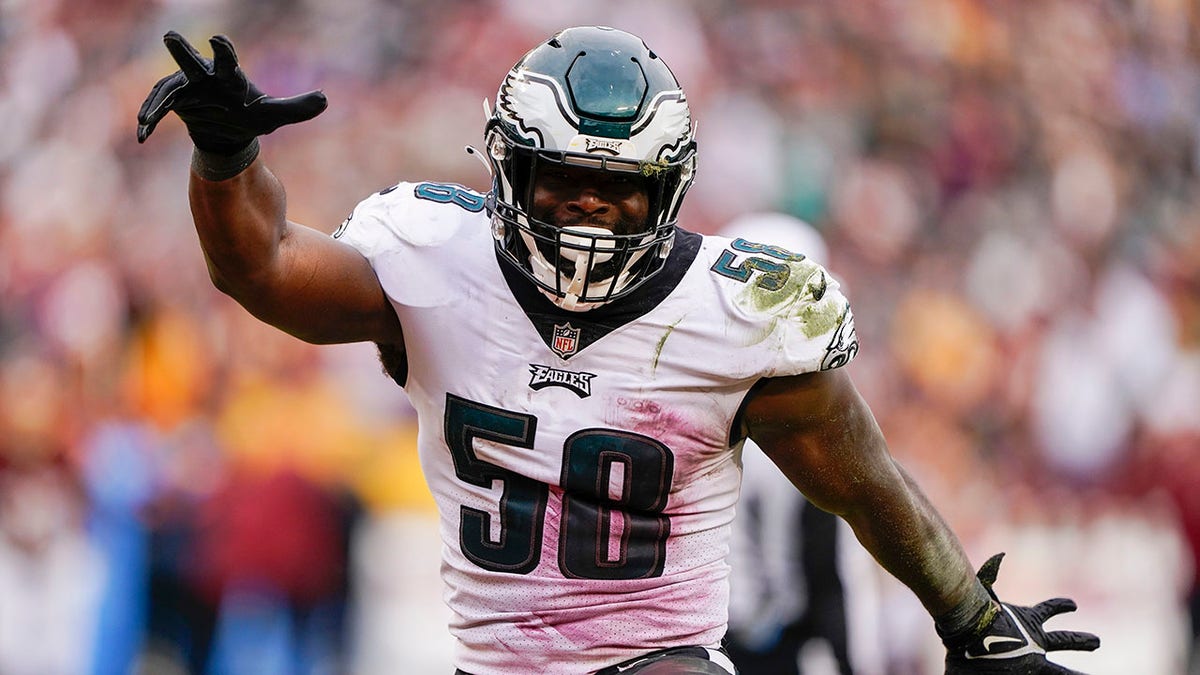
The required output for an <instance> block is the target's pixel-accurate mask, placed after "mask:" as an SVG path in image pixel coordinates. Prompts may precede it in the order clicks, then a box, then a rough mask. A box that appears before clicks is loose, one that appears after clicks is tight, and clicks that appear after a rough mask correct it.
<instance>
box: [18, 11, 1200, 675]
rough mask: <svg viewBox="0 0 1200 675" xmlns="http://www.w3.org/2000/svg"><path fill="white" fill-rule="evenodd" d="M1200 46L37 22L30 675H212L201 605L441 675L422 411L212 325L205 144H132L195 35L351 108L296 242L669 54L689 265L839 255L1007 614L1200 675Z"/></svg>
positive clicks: (1171, 17)
mask: <svg viewBox="0 0 1200 675" xmlns="http://www.w3.org/2000/svg"><path fill="white" fill-rule="evenodd" d="M1197 12H1198V10H1197V9H1196V8H1195V5H1194V4H1193V3H1190V2H1187V1H1186V0H1121V1H1118V0H1047V1H1044V2H1005V1H1002V0H995V1H989V0H858V1H856V2H838V3H835V2H801V1H796V0H791V1H789V0H774V1H773V0H757V1H753V2H749V1H747V2H730V1H719V0H697V1H695V2H683V1H674V2H654V3H647V2H633V1H625V0H612V1H610V2H605V3H593V2H588V1H586V0H571V1H560V2H554V3H542V2H540V0H522V1H519V2H485V1H482V0H439V1H437V2H432V1H430V2H422V1H418V0H340V1H339V2H336V3H334V2H320V1H318V0H311V1H309V2H288V1H283V0H274V1H264V2H253V3H237V2H233V1H232V0H160V1H158V2H150V1H146V0H88V1H86V2H85V1H83V0H3V2H0V13H2V14H0V129H2V130H3V133H0V298H2V301H0V673H4V674H5V675H25V674H27V673H29V674H32V673H38V674H39V675H41V674H57V673H63V674H67V673H124V672H129V668H130V665H129V664H131V663H134V662H135V658H137V659H139V660H140V663H141V664H142V667H143V669H144V671H145V672H154V673H159V672H163V673H169V672H179V671H178V670H177V669H178V667H179V665H178V663H177V661H178V660H179V659H178V655H179V654H185V653H186V649H181V647H180V645H183V646H184V647H186V645H187V644H188V642H187V639H186V638H183V637H180V636H186V635H187V633H186V631H184V630H183V628H184V627H185V626H186V625H187V621H188V617H189V614H188V612H189V611H193V610H194V609H195V606H197V605H199V606H203V605H204V604H205V603H210V604H211V605H212V606H217V607H219V608H220V615H219V617H220V618H219V620H218V623H217V629H216V636H215V645H216V646H215V647H214V651H213V661H214V663H218V662H219V663H235V664H240V666H239V667H240V669H241V670H240V672H258V673H268V672H286V669H283V670H279V669H276V668H283V667H284V666H283V665H282V664H284V663H287V662H296V661H304V662H307V663H311V664H315V665H313V666H312V668H311V669H310V670H309V671H308V672H338V668H339V667H340V668H342V669H344V670H347V671H350V672H356V673H390V672H399V671H398V670H397V669H396V668H397V664H404V665H405V667H404V669H403V671H404V672H410V673H446V672H448V671H449V669H448V667H447V666H448V660H447V657H446V652H447V650H448V648H449V638H448V636H447V635H446V634H445V630H444V628H443V625H444V622H445V618H446V610H445V609H444V608H443V607H442V606H441V604H440V589H439V586H438V581H437V556H438V546H439V543H438V542H437V540H436V532H435V528H434V526H433V522H432V518H431V513H432V505H431V502H430V499H429V496H428V493H427V492H426V490H425V488H424V486H423V483H422V481H421V479H420V476H419V471H418V468H417V464H416V459H415V451H414V447H413V434H414V428H413V421H412V417H411V411H410V409H409V408H408V407H407V405H406V403H405V400H404V396H403V394H402V392H400V391H399V390H398V388H396V387H394V386H392V385H391V384H390V382H389V381H388V380H387V379H386V378H384V377H383V376H382V375H381V374H380V369H379V367H378V364H377V361H376V359H375V355H374V352H373V350H372V349H371V348H370V346H367V345H354V346H340V347H312V346H307V345H304V344H302V343H300V342H298V341H296V340H293V339H291V338H289V337H287V336H285V335H283V334H281V333H278V332H276V331H274V330H273V329H270V328H267V327H265V326H262V325H260V324H258V323H257V322H256V321H255V320H253V319H251V318H250V317H249V316H248V315H246V314H245V313H244V312H243V311H242V310H240V309H239V308H237V307H236V306H235V305H234V304H233V303H232V302H231V301H230V300H228V299H227V298H225V297H223V296H221V295H220V294H218V293H217V292H216V291H214V290H213V288H212V287H211V284H210V283H209V281H208V279H207V275H206V272H205V269H204V264H203V260H202V257H201V255H200V252H199V249H198V246H197V243H196V237H195V233H194V231H193V230H192V228H191V223H190V216H189V213H188V207H187V200H186V179H187V170H188V158H189V153H190V151H191V144H190V143H189V141H188V139H187V136H186V134H185V133H184V130H183V127H182V125H181V124H179V122H178V120H177V119H175V118H173V117H172V118H170V119H168V120H166V121H165V122H164V123H163V124H162V125H161V126H160V128H159V129H158V131H157V132H156V133H155V135H154V136H153V137H152V138H151V139H150V140H149V142H148V143H146V144H145V145H143V146H139V145H138V144H137V143H136V142H135V139H134V117H135V114H136V112H137V109H138V106H139V105H140V103H141V101H142V99H143V97H144V96H145V94H146V92H147V91H148V90H149V87H150V86H151V85H152V84H153V83H154V82H155V81H156V80H157V79H158V78H159V77H161V76H163V75H164V74H166V73H168V72H170V71H171V70H173V69H174V67H175V66H174V64H173V63H172V62H171V60H170V58H169V56H168V55H167V52H166V50H165V49H164V48H163V46H162V44H161V41H160V38H161V35H162V34H163V33H164V32H165V31H166V30H168V29H174V30H177V31H179V32H181V33H183V34H184V35H185V36H186V37H188V38H189V39H191V40H193V42H195V43H196V44H198V45H200V47H201V49H202V50H203V51H205V52H206V53H207V44H206V43H205V39H206V38H207V37H208V36H209V35H211V34H214V33H218V32H220V33H226V34H228V35H229V36H230V37H231V38H232V39H233V41H234V43H235V44H236V45H237V47H238V49H239V53H240V56H241V60H242V64H243V66H244V67H245V68H246V70H247V72H249V73H250V74H251V76H252V78H253V79H254V80H255V82H256V83H257V84H258V85H259V86H260V87H261V88H262V89H263V90H265V91H267V92H271V93H273V94H277V95H289V94H292V93H299V92H302V91H306V90H308V89H312V88H321V89H323V90H324V91H325V92H326V93H327V94H328V96H329V100H330V106H329V109H328V111H327V112H326V113H325V114H323V115H322V116H320V117H318V118H317V119H316V120H314V121H312V122H311V123H307V124H304V125H302V126H299V127H289V128H285V129H283V130H280V131H279V132H277V133H275V134H273V135H272V136H270V137H268V138H267V139H266V140H265V141H264V156H265V158H266V160H267V161H268V162H269V164H270V166H271V167H272V168H273V169H274V170H275V171H276V173H277V174H278V175H279V176H280V177H281V178H282V179H283V181H284V183H285V185H286V186H287V187H288V189H289V195H290V216H291V217H292V219H293V220H297V221H299V222H303V223H306V224H309V225H312V226H314V227H316V228H318V229H322V230H324V231H332V230H333V229H334V228H335V227H336V226H337V225H338V223H339V222H340V221H341V220H342V218H343V217H344V216H345V215H346V213H348V212H349V210H350V209H351V207H353V205H354V204H355V203H356V202H357V201H358V200H359V199H361V198H362V197H364V196H365V195H366V194H368V193H369V192H371V191H374V190H377V189H380V188H383V187H386V186H388V185H390V184H393V183H394V182H396V181H397V180H399V179H401V178H417V179H436V180H445V181H456V182H460V183H463V184H465V185H468V186H472V187H475V188H481V189H482V188H486V174H485V173H484V171H483V169H482V168H481V167H480V165H479V164H478V162H477V160H475V159H473V158H471V157H470V156H468V155H467V154H465V153H464V152H463V150H462V148H463V146H464V145H467V144H478V143H479V142H480V134H481V129H482V123H483V112H482V106H481V101H482V99H483V98H484V97H490V96H492V95H493V94H494V91H495V87H496V86H497V84H498V82H499V80H500V78H501V77H502V76H503V74H504V72H505V70H506V69H507V68H508V67H509V66H510V65H511V64H512V63H513V62H515V60H516V59H517V58H518V57H519V56H520V55H521V54H522V53H523V52H524V50H526V49H528V48H529V47H531V46H532V45H533V44H535V43H536V42H537V41H538V40H540V39H542V38H544V37H545V36H547V35H549V34H550V33H551V32H553V31H554V30H556V29H557V28H560V27H562V26H565V25H571V24H579V23H603V24H608V25H614V26H617V27H620V28H624V29H627V30H630V31H633V32H635V33H638V34H640V35H642V36H643V37H644V38H646V40H647V41H648V43H649V44H650V45H651V46H652V47H653V48H654V49H655V50H657V51H658V52H659V53H660V54H662V55H663V56H664V58H665V59H666V60H667V62H668V63H669V64H670V65H671V66H672V68H673V69H674V70H675V72H676V74H677V75H678V77H679V79H680V80H681V82H682V83H683V85H684V87H685V89H686V90H687V92H688V95H689V98H690V101H691V103H692V106H693V112H694V115H695V117H696V119H697V120H698V121H699V136H698V139H699V143H700V164H699V167H700V168H699V177H698V179H697V183H696V185H695V187H694V189H693V191H692V193H691V195H690V197H689V200H688V202H687V203H686V206H685V208H684V215H683V218H682V222H683V224H684V225H685V226H686V227H688V228H689V229H693V230H698V231H702V232H714V231H716V230H717V229H719V228H720V227H721V226H722V225H723V224H724V223H726V222H727V221H728V220H730V219H732V218H733V217H735V216H737V215H740V214H743V213H747V212H752V211H765V210H778V211H785V212H788V213H792V214H794V215H797V216H800V217H802V218H804V219H806V220H808V221H809V222H811V223H812V224H813V225H814V226H816V227H817V228H819V229H820V231H821V232H822V234H823V235H824V236H825V238H826V240H827V241H828V243H829V247H830V261H829V266H830V268H831V269H832V271H833V272H834V274H835V275H837V276H838V277H840V278H841V279H843V281H844V283H845V286H846V287H847V290H848V295H849V296H850V298H851V301H852V302H853V303H854V305H855V308H856V316H857V318H858V331H859V338H860V340H861V345H862V351H861V353H860V356H859V357H858V359H857V361H856V364H855V365H854V366H852V367H853V369H854V376H855V379H856V381H857V382H858V384H859V386H860V388H861V389H862V390H863V392H864V394H865V395H866V397H867V399H868V400H869V402H870V403H871V405H872V406H873V408H874V410H875V412H876V415H877V417H878V418H879V420H880V423H881V425H882V427H883V429H884V431H885V433H886V434H887V436H888V438H889V440H890V443H891V446H892V449H893V451H894V453H895V454H896V455H897V456H898V457H899V458H900V459H901V460H902V461H903V462H904V463H905V465H906V466H907V467H909V468H910V470H911V471H912V472H913V473H914V474H916V476H917V478H918V480H919V481H920V482H921V483H922V485H923V486H924V487H925V488H926V490H927V491H928V492H929V493H930V495H931V497H932V499H933V501H934V502H935V503H936V504H937V505H938V507H939V508H940V509H941V511H942V512H943V513H944V514H945V515H946V517H947V519H948V520H949V521H950V522H951V524H952V525H953V527H954V528H955V529H956V530H957V531H958V533H959V534H960V535H961V536H962V538H963V540H964V543H965V544H966V546H967V548H968V550H969V552H970V554H971V557H972V559H973V560H975V561H977V562H980V561H982V560H983V559H985V558H986V556H988V555H990V554H991V553H993V552H995V551H998V550H1006V551H1007V552H1008V554H1009V555H1008V559H1007V562H1006V563H1005V567H1004V570H1003V571H1002V574H1001V577H1000V582H999V586H998V588H999V591H1000V593H1001V594H1002V595H1003V597H1006V598H1008V599H1011V600H1014V601H1034V600H1039V599H1042V598H1044V597H1049V596H1050V595H1058V594H1062V595H1068V596H1072V597H1074V598H1075V599H1076V600H1077V601H1078V602H1079V604H1080V606H1081V607H1082V608H1083V611H1082V614H1081V615H1076V616H1071V617H1066V618H1062V619H1056V620H1055V623H1054V624H1052V625H1055V626H1057V627H1071V628H1078V629H1086V630H1092V631H1095V632H1097V633H1100V634H1101V635H1102V636H1103V640H1104V646H1103V648H1102V649H1101V651H1100V652H1098V653H1096V654H1091V655H1088V654H1081V655H1066V656H1063V657H1061V658H1059V659H1058V660H1060V661H1061V662H1063V663H1067V664H1070V665H1074V666H1076V667H1080V668H1084V669H1086V670H1088V672H1094V673H1134V672H1137V673H1164V674H1172V673H1181V672H1185V666H1184V665H1183V664H1184V659H1185V653H1186V651H1187V649H1188V646H1189V643H1190V642H1191V636H1190V633H1189V631H1188V623H1187V604H1186V602H1187V600H1186V599H1187V596H1188V594H1189V593H1192V592H1194V589H1195V586H1196V576H1195V569H1196V559H1197V547H1198V546H1200V497H1198V496H1197V493H1200V488H1198V486H1200V201H1198V199H1197V197H1198V192H1197V190H1198V183H1197V169H1198V168H1200V165H1198V157H1200V152H1198V149H1200V145H1198V143H1200V126H1198V120H1200V78H1198V75H1197V74H1198V73H1200V42H1198V41H1200V16H1197ZM855 583H860V584H868V585H869V587H870V588H871V589H872V593H873V594H874V596H875V597H876V599H877V601H878V605H877V608H876V612H877V614H876V615H875V616H876V618H877V619H879V620H880V621H881V623H880V624H879V625H880V626H881V628H880V630H879V631H878V635H877V637H878V639H879V640H880V642H879V644H880V647H879V649H880V653H881V654H882V655H883V658H884V661H885V662H886V663H888V664H889V671H888V672H891V673H897V674H903V673H931V672H937V662H938V660H939V659H940V648H939V647H938V645H937V643H936V640H935V639H934V636H933V632H932V630H931V626H930V623H929V621H928V619H927V617H925V615H924V614H923V613H922V611H921V609H920V607H919V606H918V605H916V603H915V601H914V600H913V599H912V598H911V597H909V596H908V594H907V592H906V591H905V590H904V589H903V588H901V587H899V586H898V585H897V584H896V583H895V582H893V581H891V580H890V579H887V578H883V577H881V576H879V575H877V574H874V573H867V574H866V575H865V576H862V577H860V578H857V579H855ZM284 597H290V598H292V599H293V600H296V601H297V602H298V603H299V604H301V605H303V606H304V607H307V608H308V611H304V612H299V613H297V612H288V611H286V610H287V606H286V605H285V604H284V603H282V602H280V599H281V598H284ZM216 603H220V604H219V605H218V604H216ZM288 621H291V623H290V624H289V623H288ZM288 625H292V626H295V627H296V630H291V631H288V630H285V629H284V628H285V627H286V626H288ZM339 625H342V626H343V627H344V631H339V630H336V629H335V628H331V626H332V627H336V626H339ZM147 626H152V627H153V628H154V633H155V634H156V635H157V636H159V637H158V638H157V639H156V640H154V641H149V642H147V641H144V640H143V638H144V636H145V634H146V630H147V628H146V627H147ZM339 636H342V638H343V640H342V642H341V644H339V640H338V637H339ZM171 638H175V641H174V643H172V640H171ZM147 645H148V646H149V648H144V647H145V646H147ZM139 654H140V656H138V655H139ZM338 664H340V666H339V665H338ZM173 668H174V669H176V670H172V669H173Z"/></svg>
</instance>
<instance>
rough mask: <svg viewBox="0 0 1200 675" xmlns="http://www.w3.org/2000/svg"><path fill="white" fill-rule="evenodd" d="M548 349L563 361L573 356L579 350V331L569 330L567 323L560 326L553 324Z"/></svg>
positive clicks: (575, 329) (569, 325)
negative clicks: (552, 336)
mask: <svg viewBox="0 0 1200 675" xmlns="http://www.w3.org/2000/svg"><path fill="white" fill-rule="evenodd" d="M550 349H551V351H553V352H554V353H555V354H558V355H559V356H561V357H562V358H564V359H565V358H567V357H568V356H570V355H572V354H574V353H575V350H577V349H579V329H578V328H571V324H569V323H568V324H566V325H562V326H560V325H558V324H555V325H554V339H552V340H551V341H550Z"/></svg>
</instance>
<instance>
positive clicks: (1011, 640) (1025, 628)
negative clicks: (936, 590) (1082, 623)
mask: <svg viewBox="0 0 1200 675" xmlns="http://www.w3.org/2000/svg"><path fill="white" fill-rule="evenodd" d="M1003 558H1004V554H1003V553H999V554H996V555H994V556H992V557H991V558H989V559H988V561H987V562H985V563H984V564H983V566H982V567H980V568H979V573H978V574H977V576H978V577H979V580H980V581H981V582H982V583H983V586H984V588H986V589H987V592H988V594H989V595H991V596H992V599H993V600H994V601H995V602H996V603H997V605H998V606H999V611H994V610H993V611H994V613H993V616H992V619H991V620H990V621H989V622H988V623H986V624H985V625H984V626H983V627H981V628H979V629H977V630H974V631H968V632H965V633H964V634H959V635H953V636H946V635H942V642H943V643H944V644H945V645H946V675H960V674H965V673H1022V674H1023V675H1071V674H1073V673H1076V671H1073V670H1070V669H1069V668H1064V667H1062V666H1060V665H1058V664H1056V663H1052V662H1051V661H1049V660H1048V659H1047V658H1046V652H1053V651H1058V650H1064V649H1066V650H1075V651H1089V652H1090V651H1093V650H1095V649H1096V648H1098V647H1099V646H1100V638H1098V637H1096V636H1095V635H1092V634H1091V633H1079V632H1076V631H1066V630H1060V631H1051V632H1049V633H1047V632H1046V630H1045V629H1044V628H1042V624H1043V623H1045V622H1046V620H1047V619H1049V618H1050V617H1053V616H1057V615H1059V614H1062V613H1063V612H1073V611H1075V602H1074V601H1072V600H1069V599H1067V598H1054V599H1053V600H1047V601H1045V602H1042V603H1039V604H1037V605H1035V606H1033V607H1020V606H1017V605H1010V604H1008V603H1006V602H1000V600H999V599H997V598H996V594H995V592H994V591H992V585H993V584H995V583H996V574H997V572H999V571H1000V560H1001V559H1003ZM939 632H940V631H939ZM1076 675H1077V674H1076Z"/></svg>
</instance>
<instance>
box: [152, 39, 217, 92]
mask: <svg viewBox="0 0 1200 675" xmlns="http://www.w3.org/2000/svg"><path fill="white" fill-rule="evenodd" d="M163 43H164V44H166V45H167V51H169V52H171V58H173V59H175V63H178V64H179V69H180V70H182V71H183V74H184V75H186V76H187V78H188V80H189V81H193V82H195V81H198V80H199V79H200V78H202V77H204V76H205V75H208V73H209V65H210V62H209V60H208V59H206V58H204V57H203V56H201V55H200V52H198V51H196V48H195V47H193V46H192V45H191V43H190V42H188V41H187V40H185V39H183V36H182V35H180V34H179V33H176V32H175V31H168V32H167V34H166V35H164V36H163Z"/></svg>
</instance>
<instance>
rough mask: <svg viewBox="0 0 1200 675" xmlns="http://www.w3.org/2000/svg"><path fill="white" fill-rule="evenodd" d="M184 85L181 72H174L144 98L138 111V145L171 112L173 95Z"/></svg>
mask: <svg viewBox="0 0 1200 675" xmlns="http://www.w3.org/2000/svg"><path fill="white" fill-rule="evenodd" d="M186 84H187V77H186V76H184V74H183V73H182V72H179V71H176V72H174V73H172V74H170V75H168V76H166V77H164V78H162V79H161V80H159V81H158V83H157V84H155V85H154V88H152V89H151V90H150V94H149V95H147V96H146V100H145V101H143V102H142V107H141V109H140V110H138V116H137V121H138V127H137V139H138V143H144V142H145V141H146V139H147V138H149V137H150V134H151V133H152V132H153V131H154V127H156V126H158V123H159V121H160V120H162V118H163V117H164V116H165V115H166V114H167V112H169V111H170V110H171V102H172V101H174V99H175V94H176V93H177V92H178V91H179V90H180V89H181V88H183V86H184V85H186Z"/></svg>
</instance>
